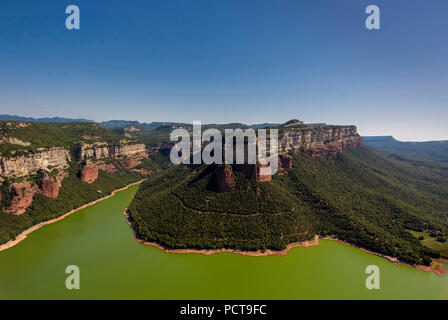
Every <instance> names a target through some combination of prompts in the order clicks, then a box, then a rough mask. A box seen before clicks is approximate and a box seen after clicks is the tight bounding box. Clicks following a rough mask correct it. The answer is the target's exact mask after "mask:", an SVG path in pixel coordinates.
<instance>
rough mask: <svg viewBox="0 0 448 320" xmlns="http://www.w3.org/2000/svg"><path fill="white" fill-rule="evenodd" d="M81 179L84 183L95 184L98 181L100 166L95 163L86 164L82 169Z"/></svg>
mask: <svg viewBox="0 0 448 320" xmlns="http://www.w3.org/2000/svg"><path fill="white" fill-rule="evenodd" d="M80 178H81V180H82V181H84V182H87V183H93V182H94V181H95V180H96V179H98V166H97V165H96V164H94V163H90V164H86V165H85V166H84V167H83V168H82V169H81V173H80Z"/></svg>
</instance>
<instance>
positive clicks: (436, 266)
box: [123, 208, 448, 276]
mask: <svg viewBox="0 0 448 320" xmlns="http://www.w3.org/2000/svg"><path fill="white" fill-rule="evenodd" d="M123 215H124V216H125V217H126V222H127V223H128V225H129V226H130V227H131V229H132V231H133V232H134V238H135V240H137V242H138V243H140V244H142V245H147V246H152V247H156V248H158V249H160V250H162V251H164V252H166V253H175V254H183V253H195V254H203V255H212V254H217V253H234V254H239V255H243V256H250V257H262V256H272V255H276V256H285V255H287V254H288V253H289V251H290V250H291V249H293V248H299V247H302V248H308V247H314V246H318V245H319V238H320V239H322V240H330V241H336V242H339V243H341V244H344V245H347V246H350V247H354V248H357V249H360V250H362V251H364V252H366V253H369V254H373V255H375V256H379V257H381V258H384V259H386V260H388V261H389V262H391V263H393V264H396V265H402V266H407V267H411V268H414V269H417V270H421V271H427V272H432V273H435V274H437V275H439V276H443V275H445V274H446V268H445V266H444V265H442V264H441V263H442V262H443V263H448V260H445V261H444V259H438V260H436V259H433V263H432V265H431V266H423V265H411V264H408V263H404V262H401V261H399V260H398V259H397V258H394V257H390V256H387V255H385V254H382V253H379V252H375V251H371V250H369V249H366V248H363V247H361V246H358V245H355V244H352V243H348V242H346V241H343V240H340V239H337V238H334V237H319V236H318V235H315V236H314V238H313V239H312V240H305V241H299V242H293V243H290V244H288V245H287V247H286V248H285V249H283V250H279V251H276V250H270V249H268V250H266V251H264V252H263V251H260V250H259V251H243V250H237V249H226V248H222V249H210V250H208V249H170V248H166V247H164V246H163V245H161V244H159V243H156V242H149V241H143V240H142V239H139V238H138V237H137V236H136V234H135V230H134V227H133V225H132V223H131V222H130V221H129V214H128V209H127V208H126V209H125V210H124V211H123Z"/></svg>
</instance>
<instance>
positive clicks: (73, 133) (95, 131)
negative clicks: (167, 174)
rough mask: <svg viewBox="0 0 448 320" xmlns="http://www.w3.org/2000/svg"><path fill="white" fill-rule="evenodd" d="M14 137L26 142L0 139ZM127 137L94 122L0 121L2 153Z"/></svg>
mask: <svg viewBox="0 0 448 320" xmlns="http://www.w3.org/2000/svg"><path fill="white" fill-rule="evenodd" d="M11 137H12V138H16V139H19V140H21V141H23V142H25V143H29V144H30V145H29V146H24V145H19V144H12V143H8V142H7V141H1V139H2V138H11ZM126 139H128V138H126V137H124V136H120V135H118V134H115V133H113V132H112V131H110V130H107V129H104V128H101V127H100V126H99V125H98V124H96V123H88V122H84V123H83V122H73V123H53V122H52V123H50V122H18V121H8V122H5V121H0V142H1V143H0V154H1V155H2V156H4V157H6V156H9V155H11V152H15V155H17V152H18V151H26V152H28V151H35V150H36V149H38V148H50V147H64V148H69V147H71V146H72V145H73V144H74V143H76V142H84V143H92V142H95V141H102V142H118V141H120V140H126Z"/></svg>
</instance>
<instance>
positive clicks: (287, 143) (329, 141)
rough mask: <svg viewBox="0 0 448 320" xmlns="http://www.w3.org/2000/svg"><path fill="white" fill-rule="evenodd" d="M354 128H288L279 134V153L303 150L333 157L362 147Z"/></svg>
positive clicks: (361, 141) (316, 154) (359, 137)
mask: <svg viewBox="0 0 448 320" xmlns="http://www.w3.org/2000/svg"><path fill="white" fill-rule="evenodd" d="M363 145H364V142H363V139H362V137H361V136H360V135H359V134H358V132H357V130H356V127H355V126H326V127H306V128H288V129H285V130H282V131H281V132H279V141H278V148H279V153H286V152H288V151H289V150H304V151H307V152H309V153H310V154H312V155H315V156H328V155H334V154H336V153H337V152H343V151H344V150H345V149H346V148H348V147H357V146H363Z"/></svg>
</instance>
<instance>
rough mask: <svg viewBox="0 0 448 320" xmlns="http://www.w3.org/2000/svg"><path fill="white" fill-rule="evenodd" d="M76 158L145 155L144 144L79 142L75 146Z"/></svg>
mask: <svg viewBox="0 0 448 320" xmlns="http://www.w3.org/2000/svg"><path fill="white" fill-rule="evenodd" d="M76 153H77V158H78V160H86V159H91V158H94V159H104V158H119V157H127V156H134V155H145V154H146V149H145V145H144V144H141V143H116V144H115V143H114V144H109V143H105V142H97V143H93V144H80V145H78V146H77V150H76Z"/></svg>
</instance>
